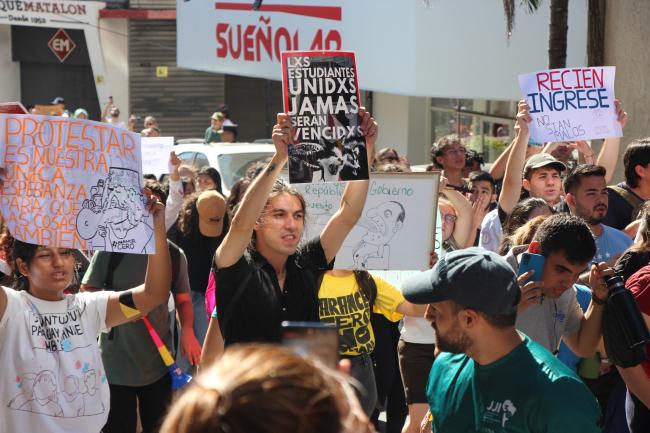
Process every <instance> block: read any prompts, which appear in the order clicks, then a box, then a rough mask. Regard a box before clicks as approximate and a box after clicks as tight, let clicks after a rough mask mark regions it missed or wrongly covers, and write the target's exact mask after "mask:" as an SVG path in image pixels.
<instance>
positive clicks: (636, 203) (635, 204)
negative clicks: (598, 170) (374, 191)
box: [607, 185, 643, 222]
mask: <svg viewBox="0 0 650 433" xmlns="http://www.w3.org/2000/svg"><path fill="white" fill-rule="evenodd" d="M607 189H610V190H612V191H614V192H615V193H616V194H618V195H620V196H621V197H622V198H623V200H625V201H626V202H627V204H629V205H630V206H632V214H631V220H630V222H632V221H634V220H635V219H637V217H638V215H639V209H641V205H642V204H643V200H641V199H640V198H639V197H637V196H636V195H634V194H632V193H631V192H630V191H628V190H626V189H625V188H621V187H620V186H617V185H613V186H608V187H607Z"/></svg>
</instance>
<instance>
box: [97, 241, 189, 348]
mask: <svg viewBox="0 0 650 433" xmlns="http://www.w3.org/2000/svg"><path fill="white" fill-rule="evenodd" d="M167 246H168V247H169V255H170V256H171V261H172V282H171V285H170V289H173V288H174V287H176V282H177V281H178V274H179V273H180V269H181V249H180V248H179V247H178V246H177V245H176V244H175V243H173V242H171V241H170V240H169V239H168V240H167ZM110 254H111V257H110V258H109V259H108V269H107V272H106V280H104V290H115V289H114V287H113V276H114V274H115V270H116V269H117V267H118V266H119V265H120V263H121V262H122V260H123V259H124V256H125V255H126V253H115V252H111V253H110ZM172 320H173V326H174V329H173V330H172V334H173V339H174V347H176V346H177V343H178V339H179V335H178V324H177V323H176V318H175V317H173V318H172ZM108 339H109V340H112V339H113V328H111V330H110V331H109V333H108Z"/></svg>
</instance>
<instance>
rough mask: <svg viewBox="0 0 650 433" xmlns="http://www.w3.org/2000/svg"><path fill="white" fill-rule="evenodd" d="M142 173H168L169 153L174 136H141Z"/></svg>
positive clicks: (158, 174) (158, 175)
mask: <svg viewBox="0 0 650 433" xmlns="http://www.w3.org/2000/svg"><path fill="white" fill-rule="evenodd" d="M140 140H141V141H140V146H141V148H142V173H144V174H155V175H156V177H160V175H162V174H169V154H170V152H171V151H172V150H174V137H142V138H141V139H140Z"/></svg>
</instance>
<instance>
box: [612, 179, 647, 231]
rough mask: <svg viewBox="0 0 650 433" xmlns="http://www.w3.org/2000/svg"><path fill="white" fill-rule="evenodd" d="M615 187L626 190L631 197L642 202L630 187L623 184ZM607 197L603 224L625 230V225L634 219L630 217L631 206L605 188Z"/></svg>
mask: <svg viewBox="0 0 650 433" xmlns="http://www.w3.org/2000/svg"><path fill="white" fill-rule="evenodd" d="M616 186H618V187H620V188H623V189H625V190H627V191H628V192H629V193H631V194H632V196H634V197H636V198H638V199H639V200H640V201H643V199H642V198H641V197H639V196H638V195H636V194H635V193H634V192H633V191H632V190H631V189H630V187H629V186H627V184H625V182H621V183H619V184H618V185H616ZM607 196H608V197H609V205H608V208H607V215H606V216H605V219H604V220H603V224H605V225H608V226H610V227H614V228H615V229H618V230H625V227H627V225H628V224H629V223H631V222H632V221H633V218H635V217H636V215H632V209H633V208H632V205H631V204H630V203H628V201H627V200H625V199H624V198H623V197H621V195H620V194H619V193H617V192H616V191H614V190H613V189H611V188H607Z"/></svg>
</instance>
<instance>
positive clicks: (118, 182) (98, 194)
mask: <svg viewBox="0 0 650 433" xmlns="http://www.w3.org/2000/svg"><path fill="white" fill-rule="evenodd" d="M90 192H91V197H90V198H89V199H86V200H84V202H83V204H82V209H81V211H79V214H78V215H77V231H78V232H79V235H80V236H81V237H82V238H83V239H85V240H87V241H88V244H89V245H88V248H89V249H96V250H102V251H117V252H129V253H141V254H146V253H148V252H149V250H150V247H151V246H152V245H151V244H152V237H153V227H151V226H150V225H149V224H148V220H147V213H146V210H145V208H144V196H143V195H142V193H141V192H140V189H139V175H138V173H137V172H136V171H133V170H128V169H124V168H115V167H111V168H110V170H109V173H108V177H107V179H106V180H104V179H100V180H98V181H97V185H96V186H93V187H92V188H90ZM142 239H144V240H145V244H144V246H143V247H141V248H138V247H137V245H138V243H139V241H140V240H142Z"/></svg>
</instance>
